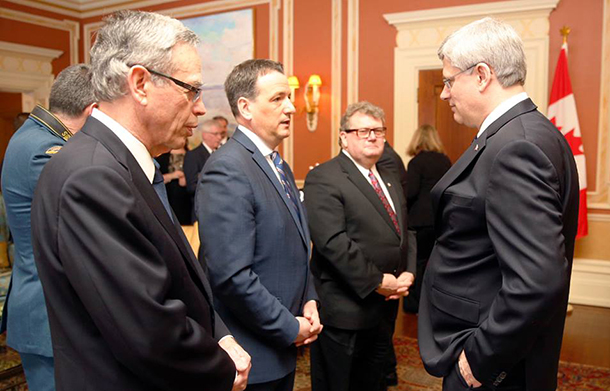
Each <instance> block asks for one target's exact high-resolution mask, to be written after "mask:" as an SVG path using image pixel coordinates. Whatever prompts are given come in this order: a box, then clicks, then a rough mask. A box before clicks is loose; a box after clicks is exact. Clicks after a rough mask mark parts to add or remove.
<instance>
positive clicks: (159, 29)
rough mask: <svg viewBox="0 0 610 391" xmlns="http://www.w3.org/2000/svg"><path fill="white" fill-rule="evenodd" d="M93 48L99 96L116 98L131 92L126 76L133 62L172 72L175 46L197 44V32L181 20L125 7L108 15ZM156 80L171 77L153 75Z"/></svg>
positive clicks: (92, 62) (93, 63)
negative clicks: (128, 90) (128, 88)
mask: <svg viewBox="0 0 610 391" xmlns="http://www.w3.org/2000/svg"><path fill="white" fill-rule="evenodd" d="M104 22H105V24H104V26H103V27H102V28H101V29H100V30H99V31H98V32H97V38H96V40H95V44H94V45H93V47H92V48H91V71H92V81H93V88H94V91H95V96H96V97H97V99H98V100H99V101H103V102H112V101H113V100H115V99H117V98H120V97H121V96H123V95H125V94H126V93H127V90H126V77H127V73H128V72H129V69H130V67H131V66H133V65H142V66H143V67H145V68H148V69H152V70H155V71H157V72H162V73H165V74H170V75H171V74H172V73H174V71H175V65H174V64H173V63H172V49H173V48H174V46H176V44H178V43H186V44H190V45H193V46H196V45H197V43H198V42H199V38H198V37H197V35H196V34H195V33H194V32H192V31H191V30H189V29H188V28H186V27H185V26H184V25H183V24H182V23H181V22H180V21H178V20H176V19H173V18H170V17H168V16H164V15H160V14H156V13H151V12H142V11H130V10H121V11H117V12H115V13H113V14H112V15H110V16H109V17H107V18H105V19H104ZM152 79H153V80H154V81H155V82H163V83H167V82H168V81H167V80H165V79H163V78H160V77H158V76H156V75H152Z"/></svg>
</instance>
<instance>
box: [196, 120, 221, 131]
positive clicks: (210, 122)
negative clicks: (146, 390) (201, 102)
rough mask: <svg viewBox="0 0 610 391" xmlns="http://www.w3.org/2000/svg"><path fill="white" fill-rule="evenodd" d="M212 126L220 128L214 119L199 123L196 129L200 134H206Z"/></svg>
mask: <svg viewBox="0 0 610 391" xmlns="http://www.w3.org/2000/svg"><path fill="white" fill-rule="evenodd" d="M214 126H218V127H219V128H220V124H219V123H218V121H217V120H215V119H208V120H205V121H203V122H202V123H200V124H199V126H198V129H199V130H200V131H201V132H203V133H207V132H209V131H210V129H212V127H214Z"/></svg>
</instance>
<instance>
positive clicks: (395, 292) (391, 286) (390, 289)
mask: <svg viewBox="0 0 610 391" xmlns="http://www.w3.org/2000/svg"><path fill="white" fill-rule="evenodd" d="M414 280H415V276H414V275H413V273H409V272H402V273H401V274H400V275H399V276H398V277H395V276H394V275H393V274H389V273H384V274H383V280H381V284H380V285H379V287H377V289H376V290H375V291H376V292H377V293H379V294H380V295H382V296H385V299H386V300H396V299H400V298H401V297H402V296H407V295H408V294H409V288H410V287H411V285H413V281H414Z"/></svg>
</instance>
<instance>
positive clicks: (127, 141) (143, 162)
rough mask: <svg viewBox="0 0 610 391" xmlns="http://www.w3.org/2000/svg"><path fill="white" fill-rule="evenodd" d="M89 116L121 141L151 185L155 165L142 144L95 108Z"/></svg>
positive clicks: (121, 126)
mask: <svg viewBox="0 0 610 391" xmlns="http://www.w3.org/2000/svg"><path fill="white" fill-rule="evenodd" d="M91 116H92V117H93V118H95V119H97V120H98V121H100V122H101V123H102V124H104V125H105V126H106V127H107V128H108V129H110V130H111V131H112V133H114V134H115V135H116V136H117V137H118V138H119V140H121V142H122V143H123V144H124V145H125V147H127V149H128V150H129V152H131V154H132V155H133V157H134V158H135V159H136V161H137V162H138V165H139V166H140V168H142V171H144V174H145V175H146V177H147V178H148V181H149V182H150V183H152V182H153V178H154V177H155V164H154V163H153V158H152V157H151V156H150V153H149V152H148V149H146V147H145V146H144V144H142V142H141V141H140V140H138V139H137V138H136V137H135V136H134V135H133V134H131V133H130V132H129V131H128V130H127V129H125V128H124V127H123V125H121V124H119V123H118V122H116V121H115V120H114V119H112V118H110V117H109V116H108V115H107V114H105V113H104V112H102V111H100V110H98V109H97V108H96V109H93V112H92V113H91Z"/></svg>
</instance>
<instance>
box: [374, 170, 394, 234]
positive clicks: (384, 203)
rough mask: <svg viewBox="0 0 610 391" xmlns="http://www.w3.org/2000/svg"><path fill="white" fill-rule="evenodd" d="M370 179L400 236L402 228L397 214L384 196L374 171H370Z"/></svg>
mask: <svg viewBox="0 0 610 391" xmlns="http://www.w3.org/2000/svg"><path fill="white" fill-rule="evenodd" d="M369 178H370V179H371V184H372V185H373V189H375V193H377V197H379V199H380V200H381V203H382V204H383V207H384V208H385V210H386V211H387V212H388V214H389V215H390V219H392V223H394V228H396V232H398V234H399V235H400V227H399V226H398V219H397V218H396V213H394V210H393V209H392V207H391V206H390V203H389V202H388V199H387V198H386V196H385V194H383V190H382V189H381V186H380V185H379V182H378V181H377V178H376V177H375V174H373V171H369Z"/></svg>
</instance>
